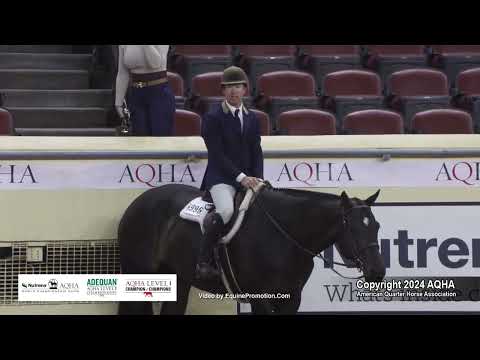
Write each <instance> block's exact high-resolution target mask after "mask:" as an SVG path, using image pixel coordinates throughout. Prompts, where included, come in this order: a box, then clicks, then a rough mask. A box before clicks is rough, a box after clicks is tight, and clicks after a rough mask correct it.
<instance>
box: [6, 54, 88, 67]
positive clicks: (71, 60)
mask: <svg viewBox="0 0 480 360" xmlns="http://www.w3.org/2000/svg"><path fill="white" fill-rule="evenodd" d="M91 62H92V55H89V54H27V53H0V69H51V70H88V69H89V67H90V64H91Z"/></svg>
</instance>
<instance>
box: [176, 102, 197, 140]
mask: <svg viewBox="0 0 480 360" xmlns="http://www.w3.org/2000/svg"><path fill="white" fill-rule="evenodd" d="M201 123H202V119H201V117H200V115H198V114H196V113H194V112H191V111H188V110H181V109H177V110H176V111H175V126H174V136H200V135H201Z"/></svg>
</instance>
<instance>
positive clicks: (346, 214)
mask: <svg viewBox="0 0 480 360" xmlns="http://www.w3.org/2000/svg"><path fill="white" fill-rule="evenodd" d="M255 202H256V203H258V205H259V206H260V208H261V209H262V211H263V213H264V214H265V215H266V216H267V218H268V219H269V220H270V222H271V223H272V224H273V226H274V227H275V228H276V229H277V230H278V231H279V232H280V233H281V234H282V235H283V237H284V238H286V239H288V240H289V241H290V242H292V243H294V244H295V245H296V246H297V247H298V248H299V249H301V250H302V251H303V252H305V253H307V254H309V255H311V256H313V257H317V258H320V259H322V260H323V261H324V262H326V263H327V264H329V265H331V267H330V269H331V270H332V271H333V272H334V273H336V274H337V275H339V276H340V277H342V278H344V279H349V280H356V279H361V278H363V277H365V275H361V276H358V277H349V276H344V275H342V274H340V273H339V272H338V271H337V270H335V269H334V268H333V264H335V265H340V266H345V267H348V265H346V264H343V263H339V262H336V261H329V260H327V259H325V258H324V257H323V255H322V254H320V253H315V252H313V251H311V250H309V249H307V248H305V247H303V246H302V245H301V244H300V243H299V242H298V241H297V240H295V239H294V238H293V237H292V236H290V234H288V233H287V232H286V231H285V230H284V229H283V228H282V226H281V225H280V224H279V223H278V222H277V221H276V220H275V218H274V217H273V216H272V214H270V212H269V211H268V210H266V209H265V208H264V207H263V204H262V201H261V200H260V199H259V197H257V199H256V201H255ZM368 207H369V206H368V205H358V206H353V207H351V208H350V209H348V210H347V211H345V212H344V213H343V214H342V223H343V235H345V234H346V233H347V232H348V231H349V230H350V227H349V218H350V216H349V215H350V214H351V212H352V211H353V210H354V209H360V208H368ZM353 243H354V244H355V246H354V250H353V255H354V258H353V259H352V260H351V261H353V262H354V263H355V266H356V267H357V269H358V271H360V272H362V273H364V270H365V263H364V262H363V261H362V259H361V257H360V255H361V254H362V253H363V252H364V251H365V250H367V249H369V248H373V247H376V248H378V247H379V246H378V243H377V242H370V243H368V244H367V245H366V246H365V247H363V248H361V249H359V250H358V251H357V246H356V245H357V243H356V241H353ZM348 260H350V259H348Z"/></svg>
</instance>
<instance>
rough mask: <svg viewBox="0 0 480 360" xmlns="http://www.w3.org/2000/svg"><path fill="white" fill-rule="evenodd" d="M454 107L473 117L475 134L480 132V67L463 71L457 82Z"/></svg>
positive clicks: (453, 101)
mask: <svg viewBox="0 0 480 360" xmlns="http://www.w3.org/2000/svg"><path fill="white" fill-rule="evenodd" d="M455 93H456V94H455V96H454V97H453V99H452V105H453V106H455V107H458V108H460V109H463V110H465V111H468V112H469V113H470V114H471V115H472V119H473V125H474V128H475V132H478V131H479V130H480V67H478V68H474V69H469V70H465V71H462V72H461V73H460V74H458V76H457V79H456V81H455Z"/></svg>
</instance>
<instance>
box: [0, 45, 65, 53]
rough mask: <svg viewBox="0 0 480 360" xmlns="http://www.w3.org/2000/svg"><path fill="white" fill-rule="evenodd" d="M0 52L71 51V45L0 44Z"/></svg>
mask: <svg viewBox="0 0 480 360" xmlns="http://www.w3.org/2000/svg"><path fill="white" fill-rule="evenodd" d="M0 52H16V53H19V52H21V53H72V45H0Z"/></svg>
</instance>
